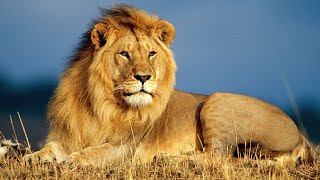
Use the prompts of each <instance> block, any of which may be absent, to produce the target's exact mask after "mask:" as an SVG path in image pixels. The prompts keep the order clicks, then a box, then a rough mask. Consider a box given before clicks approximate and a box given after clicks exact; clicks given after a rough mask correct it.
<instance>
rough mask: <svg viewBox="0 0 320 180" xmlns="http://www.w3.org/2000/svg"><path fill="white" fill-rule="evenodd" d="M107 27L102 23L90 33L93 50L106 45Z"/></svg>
mask: <svg viewBox="0 0 320 180" xmlns="http://www.w3.org/2000/svg"><path fill="white" fill-rule="evenodd" d="M107 31H108V26H107V24H104V23H98V24H96V25H95V26H94V28H93V30H92V31H91V41H92V44H93V45H95V49H96V50H97V49H99V48H100V47H102V46H104V45H105V44H106V43H107V36H108V32H107Z"/></svg>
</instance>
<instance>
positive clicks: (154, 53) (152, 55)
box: [149, 51, 157, 58]
mask: <svg viewBox="0 0 320 180" xmlns="http://www.w3.org/2000/svg"><path fill="white" fill-rule="evenodd" d="M156 54H157V52H155V51H150V52H149V58H153V57H154V56H155V55H156Z"/></svg>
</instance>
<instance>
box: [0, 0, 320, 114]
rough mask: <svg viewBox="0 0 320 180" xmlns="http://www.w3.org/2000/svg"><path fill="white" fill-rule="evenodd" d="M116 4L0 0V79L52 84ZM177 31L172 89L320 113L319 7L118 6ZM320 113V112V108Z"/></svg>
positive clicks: (292, 1) (218, 2)
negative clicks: (93, 24) (310, 106)
mask: <svg viewBox="0 0 320 180" xmlns="http://www.w3.org/2000/svg"><path fill="white" fill-rule="evenodd" d="M118 2H119V1H102V0H99V1H92V0H90V1H89V0H87V1H85V0H67V1H65V0H55V1H48V0H41V1H39V0H28V1H15V0H2V1H0V24H1V25H0V27H1V28H0V29H1V31H0V32H1V33H0V39H1V43H0V53H1V56H0V58H1V59H0V75H1V76H2V77H3V78H6V79H8V80H9V81H10V83H11V84H12V85H14V86H16V87H22V86H21V85H27V84H32V83H34V82H37V81H39V80H42V81H49V80H54V81H57V80H58V77H59V74H60V73H61V72H62V71H63V68H64V65H65V64H66V62H67V60H68V57H69V56H70V55H71V53H72V51H73V49H74V47H75V45H76V44H77V43H78V42H79V38H80V36H81V34H82V33H83V32H84V31H85V30H86V29H87V27H88V25H89V24H90V21H91V20H92V19H94V18H96V17H98V13H99V10H98V7H107V6H110V5H112V4H114V3H118ZM121 2H127V3H131V4H133V5H135V6H137V7H140V8H142V9H145V10H147V11H149V12H153V13H156V14H158V15H159V16H160V17H161V18H164V19H166V20H168V21H169V22H171V23H172V24H173V25H175V27H176V33H177V34H176V39H175V41H174V43H173V45H172V48H173V51H174V53H175V59H176V62H177V64H178V72H177V88H178V89H182V90H185V91H189V92H194V93H205V94H209V93H212V92H215V91H228V92H235V93H242V94H247V95H251V96H255V97H259V98H262V99H264V100H267V101H269V102H272V103H274V104H276V105H278V106H280V107H283V108H290V101H289V99H288V92H287V90H286V85H285V83H284V82H283V81H284V80H285V81H287V82H288V84H289V85H290V89H291V91H292V92H293V95H294V97H295V99H296V101H297V102H298V105H299V103H302V102H305V101H308V102H312V103H315V104H316V105H318V107H320V71H319V69H320V11H319V9H320V1H318V0H308V1H302V0H300V1H298V0H287V1H286V0H282V1H277V0H259V1H256V0H251V1H248V0H242V1H238V0H233V1H225V0H212V1H204V0H199V1H142V0H141V1H121ZM318 109H319V108H318Z"/></svg>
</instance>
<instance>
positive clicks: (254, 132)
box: [200, 93, 302, 156]
mask: <svg viewBox="0 0 320 180" xmlns="http://www.w3.org/2000/svg"><path fill="white" fill-rule="evenodd" d="M200 120H201V125H202V131H203V139H204V145H205V148H207V147H209V150H211V149H212V150H216V149H217V148H214V147H218V149H219V148H220V149H222V150H220V152H221V153H225V152H226V151H225V150H224V149H225V148H226V147H233V148H231V149H232V150H235V149H234V147H237V146H238V145H243V144H246V145H247V148H248V147H249V148H252V147H250V145H251V144H254V145H258V146H259V148H258V149H260V150H261V152H265V155H266V156H270V153H273V152H277V153H279V154H284V153H289V152H290V153H291V152H293V151H294V150H295V148H296V147H297V146H298V145H299V144H301V143H302V139H301V136H300V132H299V130H298V129H297V127H296V125H295V124H294V122H293V121H292V120H291V119H290V118H289V117H288V116H287V115H286V114H285V113H284V112H282V111H281V110H280V109H279V108H277V107H275V106H273V105H271V104H268V103H266V102H263V101H261V100H258V99H256V98H252V97H248V96H243V95H237V94H230V93H215V94H213V95H211V96H209V97H208V99H207V100H206V102H205V103H204V105H203V108H202V110H201V112H200ZM229 149H230V148H229ZM236 149H237V148H236ZM258 153H259V152H258Z"/></svg>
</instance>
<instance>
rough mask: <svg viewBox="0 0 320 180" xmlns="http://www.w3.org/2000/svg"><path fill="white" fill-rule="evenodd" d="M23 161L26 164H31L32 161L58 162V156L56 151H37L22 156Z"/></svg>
mask: <svg viewBox="0 0 320 180" xmlns="http://www.w3.org/2000/svg"><path fill="white" fill-rule="evenodd" d="M22 162H23V163H25V164H31V163H35V164H36V163H46V162H49V163H52V162H56V157H55V155H54V153H52V152H50V151H42V150H40V151H37V152H35V153H32V154H27V155H25V156H23V157H22Z"/></svg>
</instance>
